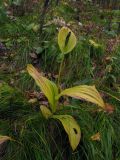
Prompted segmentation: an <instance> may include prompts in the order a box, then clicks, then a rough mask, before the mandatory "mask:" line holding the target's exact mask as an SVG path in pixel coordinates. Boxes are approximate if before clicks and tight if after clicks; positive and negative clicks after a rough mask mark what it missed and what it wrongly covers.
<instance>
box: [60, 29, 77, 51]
mask: <svg viewBox="0 0 120 160" xmlns="http://www.w3.org/2000/svg"><path fill="white" fill-rule="evenodd" d="M76 41H77V40H76V36H75V35H74V33H73V32H72V31H71V30H70V29H69V28H67V27H62V28H61V29H60V31H59V33H58V45H59V47H60V50H61V52H62V53H63V54H66V53H69V52H71V51H72V50H73V48H74V47H75V45H76Z"/></svg>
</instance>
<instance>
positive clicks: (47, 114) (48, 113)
mask: <svg viewBox="0 0 120 160" xmlns="http://www.w3.org/2000/svg"><path fill="white" fill-rule="evenodd" d="M40 109H41V112H42V115H43V116H44V117H45V118H46V119H48V118H49V117H50V116H52V113H51V111H50V110H49V109H48V108H47V107H46V106H44V105H41V106H40Z"/></svg>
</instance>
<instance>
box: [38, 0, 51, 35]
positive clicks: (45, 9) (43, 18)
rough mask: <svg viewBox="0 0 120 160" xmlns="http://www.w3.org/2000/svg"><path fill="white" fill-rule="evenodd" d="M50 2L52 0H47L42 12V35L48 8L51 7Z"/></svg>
mask: <svg viewBox="0 0 120 160" xmlns="http://www.w3.org/2000/svg"><path fill="white" fill-rule="evenodd" d="M49 2H50V0H45V2H44V6H43V10H42V13H41V16H40V35H41V34H42V30H43V25H44V20H45V15H46V11H47V9H48V6H49Z"/></svg>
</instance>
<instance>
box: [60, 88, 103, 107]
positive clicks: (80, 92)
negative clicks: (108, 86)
mask: <svg viewBox="0 0 120 160" xmlns="http://www.w3.org/2000/svg"><path fill="white" fill-rule="evenodd" d="M64 95H66V96H70V97H73V98H77V99H84V100H86V101H89V102H92V103H94V104H97V105H98V106H100V107H102V108H105V104H104V102H103V99H102V98H101V96H100V94H99V92H98V91H97V90H96V88H95V86H87V85H80V86H76V87H73V88H68V89H65V90H63V91H62V92H61V93H60V94H59V95H58V96H57V99H59V98H60V97H61V96H64Z"/></svg>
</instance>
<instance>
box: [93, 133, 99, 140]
mask: <svg viewBox="0 0 120 160" xmlns="http://www.w3.org/2000/svg"><path fill="white" fill-rule="evenodd" d="M91 140H92V141H100V133H99V132H98V133H96V134H94V135H93V136H91Z"/></svg>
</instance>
